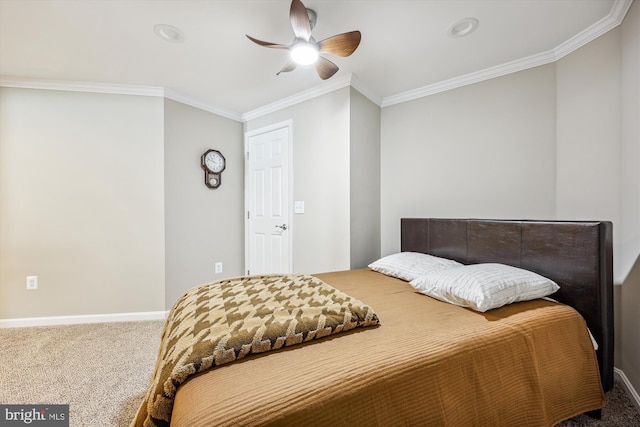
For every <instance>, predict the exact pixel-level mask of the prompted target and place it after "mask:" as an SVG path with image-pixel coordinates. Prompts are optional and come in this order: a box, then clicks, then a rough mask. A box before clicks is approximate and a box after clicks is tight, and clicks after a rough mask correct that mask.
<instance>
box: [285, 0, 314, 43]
mask: <svg viewBox="0 0 640 427" xmlns="http://www.w3.org/2000/svg"><path fill="white" fill-rule="evenodd" d="M289 18H290V19H291V26H292V27H293V32H294V33H295V35H296V37H297V38H299V39H304V41H306V42H308V41H309V38H310V37H311V23H310V22H309V13H308V12H307V8H306V7H304V5H303V4H302V2H301V1H300V0H293V1H292V2H291V9H290V10H289Z"/></svg>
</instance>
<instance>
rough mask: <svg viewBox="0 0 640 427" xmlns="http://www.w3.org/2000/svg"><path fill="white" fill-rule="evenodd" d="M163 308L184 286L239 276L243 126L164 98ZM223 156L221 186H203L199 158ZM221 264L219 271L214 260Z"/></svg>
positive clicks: (242, 242) (241, 225)
mask: <svg viewBox="0 0 640 427" xmlns="http://www.w3.org/2000/svg"><path fill="white" fill-rule="evenodd" d="M164 106H165V107H164V112H165V115H164V135H165V138H164V152H165V157H164V178H165V179H164V185H165V236H166V238H165V240H166V245H165V254H166V257H165V265H166V267H165V268H166V291H165V294H166V296H165V299H166V308H167V309H169V308H171V306H172V305H173V303H174V301H175V300H176V298H177V297H178V296H180V295H181V294H182V293H183V292H184V291H185V290H187V289H189V288H191V287H193V286H196V285H200V284H202V283H205V282H210V281H213V280H218V279H222V278H225V277H233V276H240V275H241V274H242V273H243V269H244V241H243V237H242V236H243V233H244V215H243V212H244V198H243V170H244V157H243V152H244V149H243V137H242V124H241V123H239V122H236V121H234V120H230V119H226V118H224V117H221V116H217V115H215V114H211V113H208V112H206V111H203V110H199V109H197V108H193V107H189V106H187V105H184V104H181V103H178V102H175V101H171V100H165V102H164ZM208 149H216V150H219V151H220V152H221V153H222V154H223V155H224V157H225V160H226V169H225V171H224V172H223V173H222V184H221V186H220V187H219V188H217V189H215V190H211V189H209V188H207V187H206V186H205V185H204V177H203V171H202V169H201V168H200V156H201V155H202V154H203V153H204V152H205V151H206V150H208ZM216 262H222V266H223V270H222V273H219V274H216V273H215V270H214V264H215V263H216Z"/></svg>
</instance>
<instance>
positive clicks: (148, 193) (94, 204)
mask: <svg viewBox="0 0 640 427" xmlns="http://www.w3.org/2000/svg"><path fill="white" fill-rule="evenodd" d="M162 120H163V103H162V100H161V99H159V98H148V97H136V96H120V95H105V94H93V93H79V92H64V91H42V90H30V89H11V88H2V89H0V318H1V319H7V318H21V317H45V316H60V315H83V314H102V313H122V312H145V311H157V310H163V309H164V229H163V228H164V212H163V209H164V207H163V205H164V191H163V181H164V170H163V161H164V160H163V149H162V140H163V128H162ZM27 275H37V276H38V279H39V289H38V290H32V291H28V290H26V286H25V277H26V276H27Z"/></svg>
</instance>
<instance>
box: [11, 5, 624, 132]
mask: <svg viewBox="0 0 640 427" xmlns="http://www.w3.org/2000/svg"><path fill="white" fill-rule="evenodd" d="M632 3H633V0H615V2H614V3H613V5H612V7H611V11H610V12H609V14H608V15H607V16H606V17H604V18H602V19H601V20H600V21H598V22H596V23H595V24H593V25H592V26H590V27H589V28H587V29H585V30H584V31H582V32H580V33H578V34H576V35H575V36H573V37H571V38H570V39H569V40H567V41H565V42H563V43H561V44H560V45H558V46H557V47H556V48H554V49H552V50H550V51H547V52H543V53H540V54H537V55H533V56H529V57H526V58H522V59H518V60H515V61H511V62H508V63H505V64H501V65H497V66H495V67H490V68H486V69H484V70H480V71H477V72H473V73H469V74H465V75H463V76H459V77H454V78H452V79H448V80H444V81H441V82H437V83H434V84H430V85H427V86H423V87H420V88H417V89H413V90H410V91H406V92H402V93H399V94H396V95H391V96H387V97H384V98H382V97H380V96H379V95H378V94H377V93H375V92H374V91H372V90H371V89H369V88H368V87H367V86H365V85H364V84H363V83H362V82H361V81H360V80H359V79H358V78H357V77H356V76H355V75H353V74H347V75H344V76H342V77H340V78H337V79H333V80H330V81H326V82H324V83H322V84H320V85H318V86H316V87H314V88H311V89H308V90H305V91H303V92H300V93H298V94H295V95H292V96H289V97H286V98H283V99H280V100H278V101H275V102H272V103H270V104H267V105H264V106H262V107H259V108H256V109H255V110H252V111H249V112H246V113H244V114H240V113H237V112H234V111H230V110H226V109H224V108H219V107H216V106H213V105H209V104H207V103H205V102H203V101H200V100H198V99H195V98H191V97H188V96H186V95H183V94H181V93H179V92H177V91H174V90H172V89H166V88H163V87H156V86H135V85H116V84H107V83H90V82H73V81H71V82H69V81H59V80H37V79H28V78H16V77H0V86H2V87H18V88H28V89H47V90H65V91H75V92H93V93H109V94H117V95H138V96H158V97H164V98H167V99H171V100H174V101H177V102H180V103H183V104H186V105H189V106H192V107H194V108H198V109H200V110H204V111H208V112H210V113H213V114H217V115H219V116H222V117H226V118H228V119H231V120H235V121H239V122H246V121H249V120H253V119H256V118H258V117H261V116H264V115H266V114H270V113H273V112H275V111H278V110H281V109H283V108H287V107H290V106H293V105H295V104H298V103H301V102H304V101H308V100H310V99H313V98H316V97H318V96H321V95H325V94H327V93H330V92H333V91H334V90H337V89H341V88H344V87H347V86H351V87H353V88H354V89H356V90H357V91H358V92H360V93H361V94H362V95H364V96H365V97H367V98H368V99H369V100H371V101H372V102H373V103H375V104H376V105H378V106H379V107H381V108H384V107H388V106H391V105H395V104H400V103H403V102H408V101H412V100H414V99H418V98H422V97H425V96H429V95H434V94H436V93H440V92H445V91H448V90H452V89H456V88H459V87H463V86H467V85H470V84H474V83H479V82H482V81H485V80H490V79H493V78H496V77H501V76H504V75H507V74H511V73H516V72H518V71H523V70H527V69H529V68H534V67H538V66H541V65H545V64H549V63H551V62H555V61H558V60H559V59H561V58H563V57H565V56H566V55H568V54H570V53H571V52H573V51H575V50H577V49H579V48H580V47H582V46H584V45H585V44H587V43H589V42H590V41H592V40H594V39H596V38H598V37H600V36H601V35H603V34H605V33H606V32H608V31H610V30H612V29H613V28H615V27H617V26H618V25H620V24H621V23H622V21H623V19H624V17H625V16H626V14H627V12H628V10H629V8H630V7H631V4H632Z"/></svg>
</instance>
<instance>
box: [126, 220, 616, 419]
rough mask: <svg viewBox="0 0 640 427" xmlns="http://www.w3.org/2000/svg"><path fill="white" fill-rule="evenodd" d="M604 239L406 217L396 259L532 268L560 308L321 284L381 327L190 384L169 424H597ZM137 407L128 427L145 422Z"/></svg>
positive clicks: (604, 362) (361, 284) (605, 330)
mask: <svg viewBox="0 0 640 427" xmlns="http://www.w3.org/2000/svg"><path fill="white" fill-rule="evenodd" d="M611 234H612V226H611V223H610V222H602V221H594V222H568V221H567V222H562V221H504V220H475V219H402V220H401V251H402V252H418V253H424V254H431V255H434V256H437V257H443V258H446V259H450V260H455V261H457V262H460V263H462V264H464V265H468V264H471V265H474V264H478V263H501V264H505V265H510V266H514V267H519V268H522V269H526V270H529V271H532V272H535V273H538V274H540V275H543V276H545V277H547V278H549V279H552V280H553V281H555V282H556V283H557V284H558V285H559V290H558V292H556V293H555V294H554V295H552V297H553V298H554V299H556V300H558V301H560V302H561V303H564V304H561V303H557V302H552V301H547V300H542V299H535V300H532V301H527V302H518V303H514V304H508V305H505V306H503V307H501V308H496V309H493V310H489V311H486V312H479V311H475V310H471V309H469V308H464V307H459V306H456V305H452V304H448V303H445V302H442V301H439V300H436V299H434V298H431V297H429V296H426V295H423V294H420V293H418V292H416V289H414V288H413V287H412V286H410V285H409V283H408V282H406V281H404V280H401V279H398V278H394V277H390V276H387V275H385V274H381V273H379V272H376V271H373V270H371V269H369V268H365V269H358V270H349V271H341V272H331V273H322V274H317V275H314V276H315V277H316V278H318V279H320V280H322V281H323V283H327V284H329V285H331V287H334V288H336V289H337V290H339V291H341V292H344V293H345V294H346V295H348V296H350V297H353V298H355V299H356V300H358V301H361V302H363V303H365V304H366V306H367V307H370V308H373V310H375V314H376V316H377V318H378V319H379V325H375V324H370V325H368V326H367V325H365V326H367V327H360V328H358V327H356V328H352V329H350V330H348V331H346V330H345V331H343V332H341V333H338V334H334V335H330V336H325V337H323V338H320V339H315V340H313V341H310V342H302V343H298V344H296V345H292V346H282V347H281V348H279V349H278V350H276V351H268V352H264V353H259V354H248V355H247V356H246V357H243V358H241V359H239V360H236V361H234V362H233V363H226V364H221V365H220V366H216V367H212V368H211V369H206V370H202V372H197V373H194V374H193V375H189V377H188V378H186V379H185V380H184V382H181V383H180V384H179V386H178V384H177V383H176V384H175V387H176V390H175V395H174V396H173V401H172V405H171V407H172V411H171V414H170V420H171V425H172V426H213V425H216V426H225V425H227V426H231V425H242V426H249V425H294V426H299V425H318V426H326V425H332V426H334V425H379V426H395V425H398V426H399V425H429V426H438V425H440V426H462V425H464V426H486V425H496V426H497V425H505V426H512V425H518V426H552V425H555V424H557V423H558V422H561V421H563V420H565V419H568V418H571V417H573V416H575V415H578V414H581V413H584V412H588V413H590V414H591V415H593V416H598V411H599V410H600V409H601V408H602V407H603V406H604V405H605V398H604V391H607V390H609V389H610V388H611V387H612V384H613V313H612V249H611V247H612V245H611ZM587 327H588V329H587ZM590 334H591V335H592V337H593V340H594V341H595V343H596V346H597V350H594V344H593V341H592V340H591V339H590ZM160 353H162V352H160ZM160 362H161V361H160V358H159V360H158V363H159V364H160ZM171 387H173V385H171ZM150 392H151V389H150ZM147 397H149V396H147ZM147 403H148V402H145V404H147ZM145 404H143V405H142V406H141V409H140V411H139V413H138V416H137V418H136V420H134V422H133V424H132V425H145V421H144V420H145V417H144V416H142V415H144V414H145V412H146V410H145ZM146 423H147V425H163V424H168V423H164V422H162V421H161V420H160V421H159V420H157V419H154V420H153V422H150V421H149V418H147V421H146Z"/></svg>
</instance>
